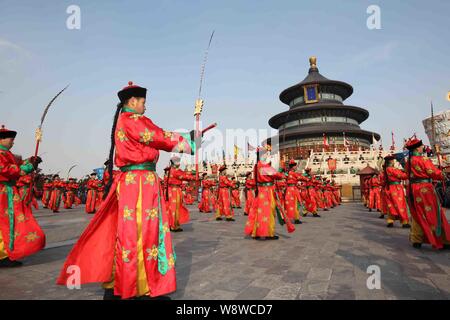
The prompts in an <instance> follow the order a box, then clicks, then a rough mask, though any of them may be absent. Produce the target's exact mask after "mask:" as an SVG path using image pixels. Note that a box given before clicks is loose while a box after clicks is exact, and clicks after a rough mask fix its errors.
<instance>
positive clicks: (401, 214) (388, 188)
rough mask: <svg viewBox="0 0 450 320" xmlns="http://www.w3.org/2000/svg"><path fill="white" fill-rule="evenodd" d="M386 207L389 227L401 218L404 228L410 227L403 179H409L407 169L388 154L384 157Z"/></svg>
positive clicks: (383, 174) (383, 173)
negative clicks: (402, 167)
mask: <svg viewBox="0 0 450 320" xmlns="http://www.w3.org/2000/svg"><path fill="white" fill-rule="evenodd" d="M381 174H382V176H383V178H382V180H383V181H384V186H383V189H384V194H385V199H384V201H385V203H386V204H385V207H386V211H387V215H388V219H387V227H388V228H392V227H393V226H394V221H395V220H399V221H400V223H401V224H402V227H403V228H410V224H409V217H408V212H409V207H408V203H407V201H406V195H405V187H404V186H403V185H402V181H405V180H408V175H407V174H406V172H405V171H403V170H401V169H398V168H396V167H395V157H394V156H393V155H388V156H386V157H384V166H383V172H382V173H381Z"/></svg>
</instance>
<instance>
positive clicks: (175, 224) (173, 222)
mask: <svg viewBox="0 0 450 320" xmlns="http://www.w3.org/2000/svg"><path fill="white" fill-rule="evenodd" d="M194 179H195V176H193V175H191V174H190V173H189V172H185V171H183V170H181V169H178V168H173V167H172V168H170V178H169V197H168V203H167V209H168V215H169V226H170V229H171V230H177V229H179V228H180V225H182V224H185V223H188V222H189V210H188V209H187V208H186V207H185V206H184V197H183V192H182V190H181V188H182V184H183V181H190V180H194Z"/></svg>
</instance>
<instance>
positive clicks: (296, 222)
mask: <svg viewBox="0 0 450 320" xmlns="http://www.w3.org/2000/svg"><path fill="white" fill-rule="evenodd" d="M294 223H295V224H302V222H301V221H300V220H298V219H297V220H295V221H294Z"/></svg>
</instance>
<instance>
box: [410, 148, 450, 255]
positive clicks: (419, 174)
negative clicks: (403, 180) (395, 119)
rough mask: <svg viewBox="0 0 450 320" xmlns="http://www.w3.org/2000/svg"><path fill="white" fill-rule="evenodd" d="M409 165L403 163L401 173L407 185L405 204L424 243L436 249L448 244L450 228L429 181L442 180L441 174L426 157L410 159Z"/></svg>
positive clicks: (412, 157) (414, 156) (443, 209)
mask: <svg viewBox="0 0 450 320" xmlns="http://www.w3.org/2000/svg"><path fill="white" fill-rule="evenodd" d="M410 161H411V165H410V164H409V162H408V161H407V162H406V170H405V171H406V172H407V174H408V177H409V182H410V186H409V188H408V195H409V198H408V201H409V208H410V210H411V216H412V218H413V219H414V220H415V222H416V223H418V224H419V226H420V228H421V229H422V231H423V234H424V236H425V242H427V243H430V244H431V245H432V246H433V247H434V248H437V249H440V248H442V247H443V244H444V243H449V241H450V227H449V224H448V221H447V217H446V216H445V208H443V207H442V206H441V203H440V200H439V199H438V196H437V194H436V190H435V189H434V186H433V184H432V182H431V181H432V180H442V178H443V173H442V171H441V170H439V169H438V168H436V167H435V166H434V164H433V163H432V162H431V160H430V159H429V158H427V157H423V156H419V155H417V156H416V155H413V156H411V159H410ZM427 179H428V181H427ZM411 231H413V228H412V229H411Z"/></svg>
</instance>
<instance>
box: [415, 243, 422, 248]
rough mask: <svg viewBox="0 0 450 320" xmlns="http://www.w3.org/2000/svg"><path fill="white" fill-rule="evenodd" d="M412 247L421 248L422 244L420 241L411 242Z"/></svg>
mask: <svg viewBox="0 0 450 320" xmlns="http://www.w3.org/2000/svg"><path fill="white" fill-rule="evenodd" d="M413 248H415V249H420V248H422V244H421V243H418V242H416V243H413Z"/></svg>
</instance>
